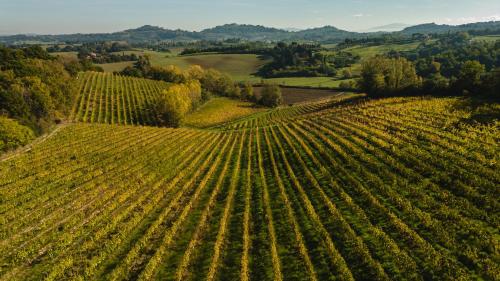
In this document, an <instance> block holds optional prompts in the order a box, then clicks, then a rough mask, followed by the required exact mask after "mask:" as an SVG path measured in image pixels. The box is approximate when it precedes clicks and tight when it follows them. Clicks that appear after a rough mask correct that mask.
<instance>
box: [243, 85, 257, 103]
mask: <svg viewBox="0 0 500 281" xmlns="http://www.w3.org/2000/svg"><path fill="white" fill-rule="evenodd" d="M240 88H241V98H242V99H243V100H246V101H251V102H255V101H256V97H255V94H254V92H253V86H252V84H250V83H249V82H245V83H242V84H240Z"/></svg>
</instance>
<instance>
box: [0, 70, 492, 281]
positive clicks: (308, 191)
mask: <svg viewBox="0 0 500 281" xmlns="http://www.w3.org/2000/svg"><path fill="white" fill-rule="evenodd" d="M87 75H88V76H89V77H94V74H92V73H90V74H87ZM99 77H112V76H99ZM114 78H118V77H114ZM92 79H97V78H92ZM122 81H125V80H122ZM103 87H104V86H103ZM89 92H93V91H89ZM87 100H88V99H87ZM101 104H102V103H101ZM126 104H127V108H128V106H129V105H131V104H132V103H131V102H129V103H126ZM136 105H137V104H136ZM460 105H461V103H460V102H459V101H458V100H457V99H454V98H391V99H382V100H372V101H369V100H366V99H364V98H363V97H361V96H354V97H353V99H347V97H344V96H343V97H338V98H336V99H334V100H330V101H321V102H315V103H310V104H301V105H297V106H290V107H282V108H278V109H275V110H272V111H266V112H262V113H256V114H255V115H251V116H249V117H247V118H244V119H241V120H239V121H235V122H233V123H231V124H229V125H227V126H219V127H217V128H212V129H208V130H200V129H186V128H181V129H162V128H154V127H142V126H119V125H106V124H83V123H78V124H72V125H69V126H67V127H65V128H63V129H61V130H60V131H58V132H57V133H56V134H55V135H54V136H52V137H50V138H48V139H46V140H45V141H44V142H41V143H38V144H36V145H35V146H34V147H33V148H32V149H31V150H30V151H28V152H25V153H22V154H20V155H18V156H17V157H14V158H11V159H9V160H7V161H3V162H0V198H1V200H0V214H1V216H0V239H1V240H0V252H1V253H2V255H0V279H1V280H42V279H45V280H64V279H71V280H135V279H138V280H151V279H157V280H201V279H202V280H205V279H207V280H238V279H242V280H471V279H489V280H495V279H497V278H498V276H499V272H500V271H499V270H500V268H499V265H498V257H499V249H498V244H499V240H498V237H499V233H498V229H499V221H498V210H499V209H498V208H499V202H498V198H499V195H500V190H499V186H500V161H499V160H500V159H499V158H500V153H499V146H498V142H499V141H500V131H499V127H498V123H490V124H484V125H481V124H479V123H475V122H467V121H470V118H472V117H473V115H472V114H471V112H470V111H469V110H468V109H464V107H461V106H460ZM132 108H134V106H132ZM77 112H80V113H79V115H78V116H81V115H82V113H83V115H84V116H87V117H86V118H85V119H83V120H86V121H88V120H89V118H92V116H93V118H94V120H96V116H97V120H99V117H98V116H101V120H102V118H103V117H102V116H109V115H106V114H104V115H103V114H101V115H99V114H90V112H94V111H88V112H87V114H85V113H84V111H80V110H79V111H77ZM99 112H106V111H103V110H100V111H99ZM108 112H110V111H109V110H108ZM112 116H118V115H117V114H115V115H112ZM127 116H129V115H127ZM252 116H253V117H252ZM108 119H109V118H105V120H108ZM127 120H128V119H127ZM115 123H119V122H115ZM127 124H129V123H128V122H127ZM134 124H135V123H134Z"/></svg>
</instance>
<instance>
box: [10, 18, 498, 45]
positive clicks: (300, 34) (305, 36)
mask: <svg viewBox="0 0 500 281" xmlns="http://www.w3.org/2000/svg"><path fill="white" fill-rule="evenodd" d="M485 29H490V30H498V31H499V32H500V21H496V22H493V21H492V22H480V23H472V24H464V25H458V26H453V25H439V24H435V23H427V24H420V25H415V26H411V27H407V28H405V29H403V30H402V31H400V32H396V33H401V34H406V35H411V34H414V33H446V32H450V31H451V32H455V31H471V30H485ZM378 34H380V32H364V33H362V32H352V31H347V30H342V29H338V28H336V27H334V26H323V27H318V28H310V29H306V30H300V31H287V30H284V29H278V28H273V27H265V26H262V25H249V24H236V23H232V24H225V25H220V26H216V27H213V28H207V29H204V30H202V31H199V32H197V31H186V30H181V29H176V30H174V29H167V28H162V27H158V26H151V25H144V26H141V27H139V28H136V29H128V30H124V31H119V32H114V33H91V34H81V33H77V34H61V35H23V34H20V35H11V36H0V42H1V43H6V44H15V43H19V42H27V41H37V42H48V43H52V42H68V43H76V42H94V41H128V42H131V43H137V42H141V43H143V42H157V41H194V40H224V39H229V38H241V39H245V40H251V41H257V40H268V41H282V40H297V41H301V40H303V41H320V42H339V41H342V40H344V39H347V38H351V39H353V38H363V37H369V36H376V35H378Z"/></svg>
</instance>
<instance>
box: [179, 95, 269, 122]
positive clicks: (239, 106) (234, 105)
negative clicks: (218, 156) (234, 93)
mask: <svg viewBox="0 0 500 281" xmlns="http://www.w3.org/2000/svg"><path fill="white" fill-rule="evenodd" d="M264 110H267V109H266V108H259V107H255V106H254V105H253V103H250V102H244V101H238V100H234V99H229V98H223V97H216V98H212V99H210V100H209V101H208V102H206V103H205V104H203V105H202V106H201V107H200V108H198V109H197V110H196V111H194V112H192V113H190V114H188V115H187V116H186V119H185V120H184V122H183V123H184V125H185V126H188V127H197V128H206V127H212V126H216V125H220V124H224V123H226V122H229V121H232V120H234V119H238V118H242V117H244V116H248V115H251V114H254V113H257V112H261V111H264Z"/></svg>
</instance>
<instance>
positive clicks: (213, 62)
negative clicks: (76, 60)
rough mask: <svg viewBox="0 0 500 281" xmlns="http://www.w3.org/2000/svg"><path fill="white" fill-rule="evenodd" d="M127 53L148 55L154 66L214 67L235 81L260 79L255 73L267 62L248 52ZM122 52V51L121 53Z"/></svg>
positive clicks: (117, 66)
mask: <svg viewBox="0 0 500 281" xmlns="http://www.w3.org/2000/svg"><path fill="white" fill-rule="evenodd" d="M124 53H125V54H130V53H135V54H137V55H145V54H146V55H148V56H150V59H151V64H152V65H154V66H167V65H175V66H178V67H180V68H182V69H187V68H188V67H189V66H191V65H200V66H201V67H203V68H205V69H209V68H213V69H216V70H219V71H221V72H224V73H227V74H229V75H230V76H231V78H233V79H234V80H235V81H255V82H257V81H259V78H258V77H256V76H254V75H253V74H254V73H255V72H257V70H259V68H260V67H261V66H262V65H264V64H265V63H267V61H266V60H262V59H260V58H259V57H258V56H257V55H246V54H203V55H189V56H177V55H176V54H175V53H173V54H172V53H164V52H154V51H128V52H124ZM120 54H121V53H120ZM132 64H133V62H120V63H107V64H100V66H101V67H103V68H104V70H105V71H107V72H114V71H121V70H123V69H124V68H125V67H126V66H129V65H132Z"/></svg>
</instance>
